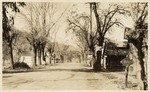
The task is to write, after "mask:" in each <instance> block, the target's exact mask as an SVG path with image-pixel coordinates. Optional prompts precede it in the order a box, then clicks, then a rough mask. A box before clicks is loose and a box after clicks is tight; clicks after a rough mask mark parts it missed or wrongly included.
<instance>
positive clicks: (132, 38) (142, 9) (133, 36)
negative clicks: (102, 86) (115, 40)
mask: <svg viewBox="0 0 150 92" xmlns="http://www.w3.org/2000/svg"><path fill="white" fill-rule="evenodd" d="M130 9H131V17H132V18H133V20H134V23H135V24H134V28H132V29H130V28H129V32H130V34H129V35H128V38H127V39H128V42H129V47H130V53H131V55H130V56H131V57H132V60H133V65H134V67H133V68H136V69H135V71H136V77H137V80H138V88H139V89H141V90H146V89H147V85H148V83H147V58H148V57H147V53H148V45H147V39H148V37H147V33H148V24H147V22H146V19H147V18H148V17H147V15H148V3H147V2H138V3H131V7H130Z"/></svg>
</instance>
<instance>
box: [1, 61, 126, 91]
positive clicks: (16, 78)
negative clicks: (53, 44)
mask: <svg viewBox="0 0 150 92" xmlns="http://www.w3.org/2000/svg"><path fill="white" fill-rule="evenodd" d="M124 77H125V76H124V72H96V73H95V72H93V71H92V68H91V67H88V66H86V65H84V64H81V63H57V64H55V65H53V66H50V65H47V66H44V67H42V68H39V69H37V70H35V71H33V72H26V73H6V74H3V89H4V90H18V89H19V90H121V89H122V86H124V80H125V79H124Z"/></svg>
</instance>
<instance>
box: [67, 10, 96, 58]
mask: <svg viewBox="0 0 150 92" xmlns="http://www.w3.org/2000/svg"><path fill="white" fill-rule="evenodd" d="M67 21H68V23H69V27H68V29H69V30H70V29H71V30H72V31H73V33H74V34H75V36H76V39H77V46H78V47H79V48H80V52H81V56H82V60H83V61H85V58H86V56H87V53H88V52H92V53H93V58H95V57H94V56H95V55H94V54H95V49H94V46H95V43H96V40H95V32H92V31H90V30H89V28H90V22H91V19H90V16H89V15H87V14H84V13H83V14H76V15H75V16H73V15H72V16H71V17H70V18H68V19H67Z"/></svg>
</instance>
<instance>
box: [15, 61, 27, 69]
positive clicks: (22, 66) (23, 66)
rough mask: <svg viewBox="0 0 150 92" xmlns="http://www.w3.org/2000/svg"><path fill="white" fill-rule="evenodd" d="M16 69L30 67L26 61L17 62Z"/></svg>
mask: <svg viewBox="0 0 150 92" xmlns="http://www.w3.org/2000/svg"><path fill="white" fill-rule="evenodd" d="M14 67H15V69H30V67H29V66H28V65H27V63H25V62H15V64H14Z"/></svg>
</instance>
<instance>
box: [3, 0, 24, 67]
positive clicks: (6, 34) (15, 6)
mask: <svg viewBox="0 0 150 92" xmlns="http://www.w3.org/2000/svg"><path fill="white" fill-rule="evenodd" d="M19 6H22V7H23V6H25V3H24V2H3V3H2V12H3V41H5V42H7V45H8V47H9V48H10V58H11V68H12V69H14V59H13V46H12V43H13V41H14V39H15V37H16V36H17V34H16V33H15V31H14V28H13V25H14V17H13V16H11V15H10V14H9V12H8V8H11V10H12V12H20V10H19Z"/></svg>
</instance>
